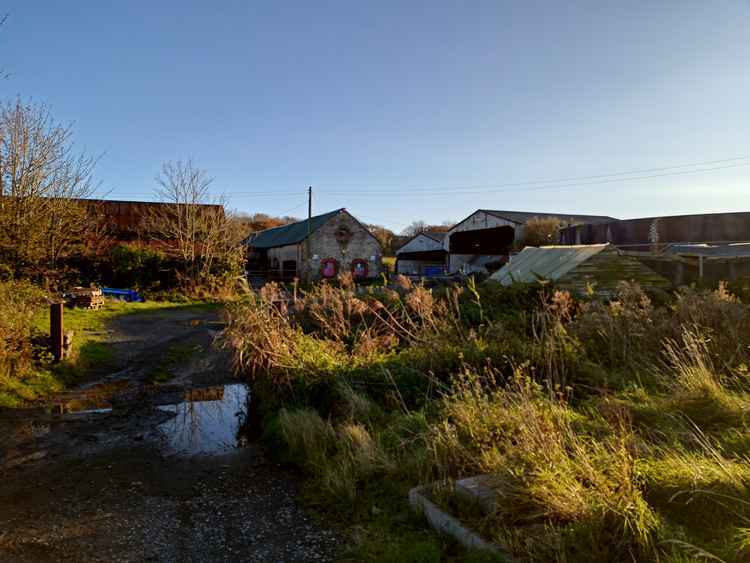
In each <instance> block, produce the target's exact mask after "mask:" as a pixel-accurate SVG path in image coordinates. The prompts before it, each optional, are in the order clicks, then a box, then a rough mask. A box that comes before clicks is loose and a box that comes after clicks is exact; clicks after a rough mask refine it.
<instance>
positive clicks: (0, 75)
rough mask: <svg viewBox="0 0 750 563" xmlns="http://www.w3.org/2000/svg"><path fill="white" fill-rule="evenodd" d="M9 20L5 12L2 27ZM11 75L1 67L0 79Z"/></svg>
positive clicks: (0, 17) (0, 19)
mask: <svg viewBox="0 0 750 563" xmlns="http://www.w3.org/2000/svg"><path fill="white" fill-rule="evenodd" d="M7 21H8V14H3V15H2V16H0V27H3V26H4V25H5V22H7ZM9 77H10V73H9V72H6V71H5V69H4V68H1V67H0V80H5V79H7V78H9Z"/></svg>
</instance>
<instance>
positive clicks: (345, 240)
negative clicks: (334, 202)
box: [244, 209, 383, 285]
mask: <svg viewBox="0 0 750 563" xmlns="http://www.w3.org/2000/svg"><path fill="white" fill-rule="evenodd" d="M244 244H245V245H246V246H247V248H248V266H247V270H248V277H249V278H250V280H251V282H252V283H253V285H261V284H262V283H264V282H265V281H267V280H273V281H285V282H289V281H292V280H294V279H300V280H303V281H316V280H320V279H332V278H335V277H336V276H338V274H339V273H342V272H351V273H352V275H353V276H354V278H355V279H359V280H364V279H369V278H375V277H378V276H379V275H380V274H381V273H382V271H383V265H382V256H383V250H382V248H381V247H380V243H379V242H378V240H377V239H376V238H375V237H374V236H373V235H372V233H370V231H369V230H368V229H367V228H366V227H365V226H364V225H363V224H362V223H360V222H359V221H358V220H357V219H356V218H354V216H353V215H352V214H351V213H349V212H348V211H347V210H346V209H337V210H336V211H331V212H330V213H324V214H323V215H317V216H315V217H311V218H310V219H305V220H304V221H298V222H296V223H290V224H289V225H283V226H281V227H275V228H273V229H266V230H265V231H259V232H257V233H253V234H251V235H250V236H249V237H248V238H247V239H245V241H244Z"/></svg>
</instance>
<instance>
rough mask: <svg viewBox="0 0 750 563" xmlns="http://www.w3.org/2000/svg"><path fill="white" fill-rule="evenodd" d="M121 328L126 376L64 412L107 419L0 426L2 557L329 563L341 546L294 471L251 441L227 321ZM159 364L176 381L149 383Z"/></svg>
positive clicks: (62, 406) (178, 320) (117, 330)
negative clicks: (222, 333) (222, 335)
mask: <svg viewBox="0 0 750 563" xmlns="http://www.w3.org/2000/svg"><path fill="white" fill-rule="evenodd" d="M111 328H112V330H113V334H112V340H113V342H115V344H114V346H115V349H116V355H117V357H118V358H119V360H120V362H121V368H122V369H120V370H117V371H116V372H115V373H113V374H109V375H106V376H104V377H101V378H99V379H98V380H97V381H92V382H89V383H88V384H87V385H85V386H82V388H81V389H80V390H78V391H77V392H74V393H70V394H67V395H66V397H65V400H64V401H59V405H58V407H57V410H59V411H60V412H65V411H66V410H78V409H80V408H85V409H89V408H95V409H104V410H98V411H95V412H83V413H80V412H79V413H75V412H69V413H67V414H50V413H49V409H46V410H36V411H33V412H31V411H30V412H24V413H18V412H16V413H13V414H12V415H7V414H6V415H5V416H4V418H2V419H0V435H2V436H4V437H5V438H4V441H3V442H0V560H1V561H144V560H146V561H177V560H181V561H311V560H313V561H315V560H321V561H322V560H329V559H330V558H331V557H332V555H333V552H334V546H335V543H336V538H335V537H334V535H333V534H332V533H331V532H329V531H326V530H323V529H321V528H320V527H319V526H318V525H317V524H316V523H315V522H314V521H313V520H312V519H311V518H310V517H309V515H307V514H306V513H305V511H304V510H302V509H301V508H300V507H299V505H298V504H297V502H296V493H297V477H296V475H295V474H294V473H291V472H289V471H286V470H284V469H283V468H280V467H277V466H275V465H274V464H273V463H271V462H270V461H269V460H268V459H267V457H266V456H265V454H264V451H263V449H262V447H260V446H259V445H256V444H253V443H252V442H250V443H248V441H247V434H248V431H249V430H250V431H251V430H252V428H249V427H250V426H252V422H251V421H250V420H251V419H252V417H250V418H248V417H247V415H246V414H245V413H244V412H243V411H244V408H245V406H244V404H239V402H240V401H241V402H242V403H245V401H244V397H245V395H246V393H247V392H246V390H245V388H244V387H243V386H240V385H237V382H236V381H235V380H234V379H233V377H232V374H231V372H230V370H229V369H228V361H227V357H226V355H225V354H224V353H222V352H220V351H217V350H215V349H213V348H212V346H211V342H212V339H213V336H214V335H215V333H216V330H217V329H218V328H220V327H219V326H218V324H217V316H216V314H213V313H206V312H195V311H193V312H191V311H185V310H179V311H167V312H159V313H148V314H138V315H133V316H128V317H123V318H121V319H120V320H118V321H117V322H116V324H114V325H113V326H112V327H111ZM170 350H172V351H173V353H171V354H168V351H170ZM175 350H176V352H174V351H175ZM165 355H169V358H168V360H165ZM155 367H159V369H160V370H161V372H167V373H168V374H169V376H170V377H171V379H170V380H169V381H168V382H167V383H165V384H163V385H150V384H148V383H147V381H148V379H149V378H150V377H151V376H152V375H153V371H154V369H155ZM103 384H104V385H103ZM186 398H187V399H189V400H187V401H186V400H185V399H186ZM71 405H72V407H71ZM110 408H111V410H108V409H110ZM54 410H55V409H53V411H54ZM237 446H241V447H237Z"/></svg>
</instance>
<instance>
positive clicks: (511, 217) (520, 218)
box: [480, 209, 617, 225]
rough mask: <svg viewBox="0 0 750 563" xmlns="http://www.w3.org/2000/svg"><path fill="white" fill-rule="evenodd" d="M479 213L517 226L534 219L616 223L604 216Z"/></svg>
mask: <svg viewBox="0 0 750 563" xmlns="http://www.w3.org/2000/svg"><path fill="white" fill-rule="evenodd" d="M480 211H484V212H485V213H489V214H490V215H494V216H495V217H500V218H501V219H506V220H508V221H512V222H513V223H518V224H519V225H523V224H525V223H528V222H529V221H530V220H531V219H534V218H535V217H542V218H544V217H557V218H558V219H562V220H563V221H567V222H569V223H575V224H580V223H589V224H595V223H609V222H610V221H617V219H615V218H614V217H607V216H605V215H571V214H569V213H539V212H533V211H497V210H493V209H480Z"/></svg>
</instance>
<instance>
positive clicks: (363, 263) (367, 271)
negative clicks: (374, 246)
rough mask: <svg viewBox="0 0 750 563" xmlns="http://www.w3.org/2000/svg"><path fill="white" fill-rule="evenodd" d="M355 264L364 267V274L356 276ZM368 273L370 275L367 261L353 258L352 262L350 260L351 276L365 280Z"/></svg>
mask: <svg viewBox="0 0 750 563" xmlns="http://www.w3.org/2000/svg"><path fill="white" fill-rule="evenodd" d="M357 264H361V265H362V266H364V272H363V273H362V274H360V275H357V274H356V267H357ZM369 273H370V268H369V266H368V265H367V260H363V259H362V258H355V259H354V260H352V275H353V276H354V277H355V278H366V277H367V274H369Z"/></svg>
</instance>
